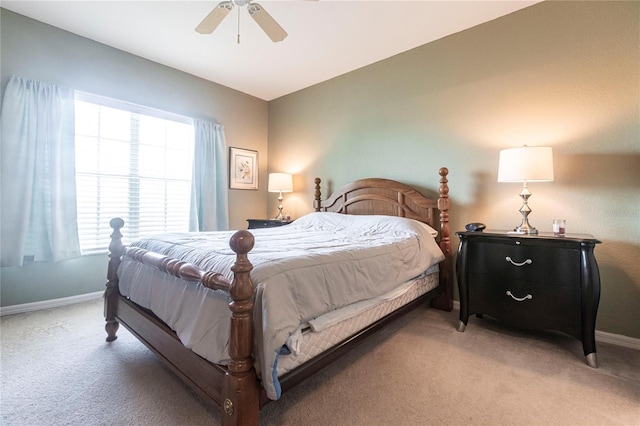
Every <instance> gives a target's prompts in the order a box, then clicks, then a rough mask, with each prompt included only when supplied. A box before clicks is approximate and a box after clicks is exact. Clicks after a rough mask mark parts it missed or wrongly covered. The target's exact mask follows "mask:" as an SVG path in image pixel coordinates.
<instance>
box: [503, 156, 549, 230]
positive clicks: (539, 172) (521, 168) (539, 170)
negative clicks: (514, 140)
mask: <svg viewBox="0 0 640 426" xmlns="http://www.w3.org/2000/svg"><path fill="white" fill-rule="evenodd" d="M552 180H553V152H552V150H551V148H549V147H544V146H534V147H528V146H526V145H525V146H524V147H522V148H512V149H503V150H502V151H500V163H499V166H498V182H522V192H520V197H521V198H522V207H521V208H520V213H521V214H522V223H521V224H520V226H517V227H516V228H515V229H514V231H516V232H522V233H525V234H534V235H535V234H537V233H538V230H537V229H536V228H534V227H533V226H531V225H529V219H528V218H527V216H528V215H529V213H531V209H530V208H529V205H528V204H527V203H528V200H529V197H530V196H531V193H530V192H529V189H528V188H527V182H548V181H552Z"/></svg>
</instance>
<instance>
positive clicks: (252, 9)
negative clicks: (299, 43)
mask: <svg viewBox="0 0 640 426" xmlns="http://www.w3.org/2000/svg"><path fill="white" fill-rule="evenodd" d="M235 6H238V7H242V6H247V11H248V12H249V15H250V16H251V17H252V18H253V20H254V21H256V23H257V24H258V25H259V26H260V28H262V31H264V32H265V33H266V34H267V36H269V38H270V39H271V40H272V41H274V42H278V41H282V40H284V39H285V38H286V37H287V32H286V31H285V30H284V29H283V28H282V27H281V26H280V25H279V24H278V23H277V22H276V20H275V19H273V18H272V17H271V15H269V14H268V13H267V11H266V10H264V8H263V7H262V6H260V5H259V4H258V3H253V2H252V1H251V0H227V1H223V2H221V3H218V5H217V6H216V7H215V8H214V9H213V10H212V11H211V12H209V14H208V15H207V16H206V17H205V18H204V19H203V20H202V22H200V24H199V25H198V26H197V27H196V32H198V33H200V34H211V33H212V32H213V31H215V29H216V28H217V27H218V25H220V23H221V22H222V20H223V19H224V18H225V17H226V16H227V15H228V14H229V12H231V10H233V8H234V7H235ZM238 19H240V17H239V16H238ZM238 43H240V34H238Z"/></svg>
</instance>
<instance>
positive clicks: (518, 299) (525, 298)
mask: <svg viewBox="0 0 640 426" xmlns="http://www.w3.org/2000/svg"><path fill="white" fill-rule="evenodd" d="M507 296H511V298H512V299H513V300H515V301H516V302H524V301H525V300H527V299H529V300H531V299H533V296H532V295H530V294H527V295H526V296H525V297H515V296H514V295H513V293H511V291H509V290H507Z"/></svg>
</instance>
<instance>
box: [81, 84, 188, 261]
mask: <svg viewBox="0 0 640 426" xmlns="http://www.w3.org/2000/svg"><path fill="white" fill-rule="evenodd" d="M75 109H76V111H75V113H76V141H75V142H76V147H75V151H76V189H77V212H78V233H79V238H80V249H81V251H82V254H89V253H95V252H104V251H106V250H107V248H108V246H109V242H110V239H109V235H110V234H111V228H110V227H109V221H110V220H111V219H112V218H114V217H121V218H122V219H124V221H125V228H124V229H123V235H124V237H125V241H126V240H131V239H134V238H138V237H142V236H145V235H150V234H157V233H162V232H185V231H188V230H189V207H190V196H191V178H192V167H193V149H194V147H193V144H194V131H193V123H192V121H191V120H190V119H188V118H185V117H181V116H174V115H171V114H169V113H165V112H162V111H156V110H153V109H150V108H145V107H142V106H139V105H131V104H127V103H124V102H119V101H115V100H112V99H106V98H102V97H98V96H94V95H88V94H79V93H76V100H75Z"/></svg>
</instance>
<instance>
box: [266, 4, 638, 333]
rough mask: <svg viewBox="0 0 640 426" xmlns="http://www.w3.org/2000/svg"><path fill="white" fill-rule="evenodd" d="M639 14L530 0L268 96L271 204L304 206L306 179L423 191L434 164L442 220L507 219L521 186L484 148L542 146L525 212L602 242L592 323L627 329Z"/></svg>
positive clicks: (457, 223)
mask: <svg viewBox="0 0 640 426" xmlns="http://www.w3.org/2000/svg"><path fill="white" fill-rule="evenodd" d="M639 9H640V3H639V2H579V1H572V2H543V3H539V4H536V5H534V6H531V7H528V8H526V9H523V10H520V11H518V12H515V13H513V14H510V15H507V16H505V17H502V18H499V19H496V20H494V21H491V22H488V23H485V24H483V25H479V26H477V27H474V28H471V29H469V30H466V31H463V32H460V33H457V34H454V35H451V36H448V37H445V38H443V39H440V40H437V41H435V42H432V43H429V44H426V45H424V46H421V47H418V48H416V49H413V50H411V51H408V52H405V53H403V54H400V55H397V56H395V57H392V58H390V59H387V60H384V61H381V62H378V63H376V64H373V65H370V66H368V67H365V68H361V69H359V70H356V71H353V72H351V73H349V74H346V75H343V76H340V77H338V78H335V79H332V80H330V81H327V82H324V83H321V84H318V85H316V86H313V87H310V88H308V89H305V90H302V91H299V92H296V93H293V94H291V95H287V96H284V97H282V98H279V99H276V100H274V101H271V102H270V103H269V169H270V170H271V171H288V172H292V173H295V180H294V187H295V188H294V189H295V190H296V192H295V193H293V194H287V196H286V197H285V209H287V210H289V211H290V212H291V213H292V215H293V216H294V217H298V216H300V215H302V214H304V213H307V212H309V211H310V210H311V204H310V202H309V200H311V199H313V188H312V182H313V178H314V177H315V176H319V177H321V178H323V179H326V180H327V183H328V184H329V187H330V188H335V187H337V186H341V185H342V184H345V183H347V182H349V181H351V180H354V179H358V178H364V177H387V178H391V179H396V180H400V181H403V182H406V183H409V184H411V185H415V186H417V187H419V188H423V189H430V190H436V189H437V181H438V174H437V171H438V168H439V167H440V166H446V167H448V168H449V170H450V175H449V180H450V182H449V184H450V188H451V190H450V194H449V195H450V198H451V201H452V213H451V219H452V222H451V223H452V227H453V229H454V230H461V229H463V226H464V224H465V223H468V222H472V221H480V222H484V223H486V224H487V225H488V226H489V227H490V228H493V229H510V228H513V227H514V226H516V225H518V224H520V213H519V212H518V209H519V208H520V206H521V200H520V197H519V196H518V194H519V192H520V189H521V186H520V185H519V184H515V183H514V184H508V183H497V181H496V180H497V169H498V153H499V150H500V149H503V148H509V147H518V146H522V145H525V144H527V145H545V146H552V147H553V149H554V161H555V174H556V179H555V181H554V182H550V183H533V184H530V186H529V188H530V190H531V192H532V193H533V196H532V197H531V199H530V202H529V204H530V206H531V208H532V209H533V213H532V214H531V215H530V222H531V224H532V225H533V226H535V227H537V228H538V229H539V230H541V231H551V222H552V220H553V218H556V217H559V218H565V219H567V229H568V232H574V233H590V234H593V235H595V236H596V237H597V238H599V239H601V240H602V244H601V245H599V246H598V247H597V248H596V257H597V259H598V263H599V266H600V273H601V280H602V297H601V303H600V310H599V314H598V320H597V329H598V330H601V331H605V332H610V333H615V334H621V335H626V336H631V337H635V338H640V309H638V306H640V262H639V261H638V259H640V141H639V137H640V136H639V135H640V124H639V116H640V115H639V111H640V110H639V84H640V71H639V70H640V66H639V65H640V53H639V52H640V42H639V37H640V36H639V35H640V24H639V22H640V21H639V19H638V18H639V15H640V10H639ZM325 188H326V187H325ZM325 192H326V193H328V191H327V190H326V189H325ZM268 202H269V205H270V206H269V208H270V209H273V208H275V200H271V199H268ZM453 240H454V244H457V243H458V239H457V237H454V238H453Z"/></svg>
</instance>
